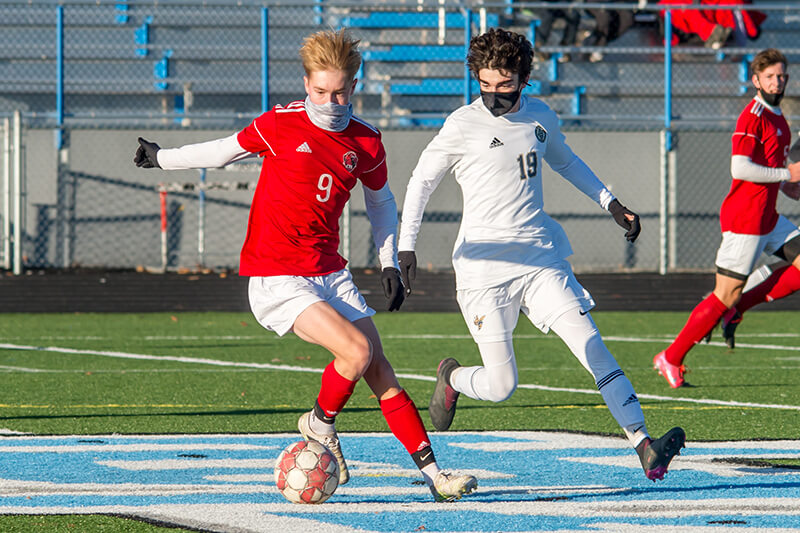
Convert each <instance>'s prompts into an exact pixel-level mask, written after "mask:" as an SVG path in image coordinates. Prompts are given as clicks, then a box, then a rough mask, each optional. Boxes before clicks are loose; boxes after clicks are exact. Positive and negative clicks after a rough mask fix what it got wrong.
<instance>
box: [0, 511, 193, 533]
mask: <svg viewBox="0 0 800 533" xmlns="http://www.w3.org/2000/svg"><path fill="white" fill-rule="evenodd" d="M0 531H2V532H3V533H39V532H41V533H75V532H81V533H86V532H88V531H91V532H93V533H106V532H107V533H167V532H169V533H174V532H175V531H189V530H187V529H176V528H172V527H160V526H156V525H153V524H148V523H145V522H140V521H138V520H130V519H127V518H118V517H114V516H102V515H87V516H83V515H67V516H61V515H56V516H45V515H36V516H20V515H10V516H9V515H0Z"/></svg>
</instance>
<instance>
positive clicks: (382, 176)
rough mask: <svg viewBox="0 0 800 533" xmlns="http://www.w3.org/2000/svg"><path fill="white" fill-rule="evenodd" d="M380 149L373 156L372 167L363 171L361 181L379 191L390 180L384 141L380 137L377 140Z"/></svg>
mask: <svg viewBox="0 0 800 533" xmlns="http://www.w3.org/2000/svg"><path fill="white" fill-rule="evenodd" d="M377 144H378V150H377V153H375V155H374V156H372V161H371V165H370V167H369V168H368V169H367V170H365V171H364V172H362V173H361V177H360V179H361V183H363V184H364V186H365V187H369V188H370V189H372V190H373V191H377V190H378V189H380V188H381V187H383V186H384V185H386V181H387V180H388V171H387V167H386V150H385V149H384V147H383V143H382V142H381V140H380V138H378V141H377Z"/></svg>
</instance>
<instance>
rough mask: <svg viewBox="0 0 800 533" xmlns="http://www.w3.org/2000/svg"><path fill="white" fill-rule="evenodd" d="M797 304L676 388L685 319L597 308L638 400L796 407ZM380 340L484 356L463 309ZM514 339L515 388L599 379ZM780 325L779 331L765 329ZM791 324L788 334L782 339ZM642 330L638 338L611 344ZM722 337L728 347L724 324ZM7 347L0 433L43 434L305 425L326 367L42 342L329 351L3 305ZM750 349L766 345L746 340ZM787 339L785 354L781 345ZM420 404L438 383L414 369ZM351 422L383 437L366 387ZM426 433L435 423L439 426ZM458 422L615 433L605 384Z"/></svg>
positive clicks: (395, 352)
mask: <svg viewBox="0 0 800 533" xmlns="http://www.w3.org/2000/svg"><path fill="white" fill-rule="evenodd" d="M798 317H800V314H798V313H794V312H751V313H749V314H748V315H747V317H746V320H745V321H744V322H743V323H742V325H741V326H740V328H739V331H738V337H737V338H738V342H739V345H740V347H738V348H737V349H736V350H735V351H730V350H728V349H727V348H726V347H724V346H719V345H698V346H696V347H695V348H694V350H693V351H692V352H691V353H690V354H689V356H688V357H687V360H686V364H687V366H688V367H689V368H690V370H691V372H690V373H689V374H688V375H687V381H689V382H690V383H692V384H693V385H694V387H691V388H682V389H678V390H673V389H670V388H669V387H667V385H666V382H665V380H664V379H663V378H662V377H660V376H658V375H657V374H656V372H654V371H653V370H652V363H651V361H652V357H653V355H654V354H655V353H656V352H658V351H659V350H661V349H663V348H664V347H665V346H666V345H667V343H668V340H669V339H670V338H671V337H672V336H674V334H675V333H676V332H677V331H678V330H679V329H680V327H681V326H682V325H683V323H684V321H685V319H686V313H655V312H652V313H612V312H606V313H602V312H597V313H594V318H595V320H596V322H597V324H598V327H599V329H600V331H601V333H602V334H603V335H604V337H606V338H607V341H606V343H607V345H608V347H609V349H610V350H611V351H612V353H614V355H615V356H616V358H617V360H618V361H619V363H620V365H621V366H622V368H623V370H625V373H626V374H627V375H628V377H629V378H630V380H631V381H632V383H633V384H634V387H635V388H636V390H637V392H638V393H639V394H640V395H648V394H649V395H659V396H665V397H679V398H701V399H702V398H705V399H713V400H722V401H735V402H748V403H759V404H776V405H792V406H798V405H800V392H799V391H798V389H797V387H796V383H798V382H800V364H799V363H798V361H800V353H798V352H797V351H796V350H792V348H796V347H797V346H798V344H799V343H800V338H798V337H797V336H796V335H797V328H796V321H797V318H798ZM375 322H376V324H377V326H378V328H379V330H380V332H381V335H382V338H383V343H384V349H385V351H386V353H387V354H388V356H389V359H390V361H392V364H393V365H394V367H395V369H396V371H397V372H398V373H400V374H404V373H405V374H415V375H425V376H430V377H433V376H434V374H435V368H436V365H437V363H438V361H439V360H440V359H441V358H443V357H445V356H453V357H456V358H458V359H459V361H460V362H461V363H462V364H478V363H479V356H478V351H477V348H476V346H475V344H474V343H473V342H472V340H471V339H470V338H469V337H468V336H467V329H466V326H465V324H464V323H463V320H462V318H461V317H460V315H457V314H423V313H407V314H403V313H397V314H388V313H379V314H378V315H376V317H375ZM517 334H518V337H517V339H515V346H516V352H517V363H518V367H519V382H520V383H521V384H535V385H544V386H549V387H560V388H573V389H582V390H592V389H594V388H595V387H594V383H593V380H592V379H591V377H590V375H589V374H588V372H586V370H584V369H583V367H581V366H580V364H579V363H578V362H577V360H576V359H575V358H574V357H573V356H572V355H571V353H570V352H569V351H568V349H567V348H566V346H565V345H564V343H563V342H562V341H561V340H560V339H559V338H558V337H556V336H555V335H554V334H552V333H551V334H550V335H546V336H545V335H543V334H541V333H540V332H538V330H536V329H535V328H534V327H533V326H531V325H530V323H529V322H528V321H527V320H526V319H524V318H522V319H521V320H520V323H519V326H518V328H517ZM767 334H770V335H772V336H766V335H767ZM781 334H783V335H785V336H780V335H781ZM615 337H633V338H638V339H641V340H639V341H630V340H625V341H623V340H614V338H615ZM713 340H715V341H720V338H719V334H718V333H717V334H716V337H715V339H713ZM0 342H2V343H6V344H13V345H25V346H36V347H39V348H40V349H37V350H20V349H9V348H3V349H0V380H2V381H0V384H1V386H0V390H3V391H4V392H3V393H2V397H0V418H2V421H0V427H2V428H5V429H8V430H12V431H20V432H28V433H35V434H93V433H109V432H115V433H182V432H185V433H216V432H285V431H294V430H295V428H296V425H295V424H296V421H297V417H298V416H299V414H300V413H302V412H303V411H305V410H307V409H309V408H310V407H311V405H312V404H313V401H314V398H315V396H316V393H317V391H318V388H319V374H318V373H303V372H287V371H281V370H268V369H254V368H232V367H224V366H215V365H210V364H204V363H193V362H187V361H169V360H142V359H125V358H118V357H105V356H100V355H91V354H86V353H63V351H47V350H44V349H41V348H43V347H57V348H59V349H63V348H69V349H73V350H89V351H106V352H123V353H130V354H146V355H155V356H170V357H185V358H201V359H211V360H223V361H233V362H241V363H269V364H274V365H293V366H300V367H309V368H314V369H322V368H323V367H324V366H325V365H326V364H327V363H328V361H329V360H330V356H329V355H328V353H327V352H326V351H325V350H324V349H322V348H320V347H318V346H313V345H310V344H307V343H305V342H302V341H300V340H299V339H298V338H296V337H294V336H293V335H288V336H286V337H284V338H279V337H277V336H276V335H274V334H272V333H270V332H267V331H265V330H264V329H262V328H261V327H260V326H258V325H257V324H256V322H255V320H254V319H253V317H252V316H251V315H249V314H245V313H182V314H51V315H48V314H31V315H26V314H5V315H0ZM746 344H759V345H765V346H764V347H760V348H759V347H756V348H748V347H746V346H745V345H746ZM781 346H782V347H785V348H786V349H784V350H779V349H775V347H781ZM401 383H402V384H403V386H404V387H405V388H406V389H407V390H408V391H409V394H410V395H411V396H412V398H413V399H414V400H415V401H416V403H417V405H418V406H419V408H420V409H421V410H422V411H423V413H422V415H423V420H426V421H427V420H428V418H427V413H426V412H425V410H426V406H427V403H428V398H429V396H430V393H431V391H432V390H433V383H432V382H430V381H420V380H415V379H403V378H401ZM642 405H643V408H644V411H645V415H646V416H647V422H648V426H649V429H650V430H651V432H652V433H654V434H660V433H661V432H663V431H665V430H667V429H669V428H670V427H671V426H673V425H681V426H683V427H684V428H685V429H686V431H687V434H688V436H689V439H695V440H728V439H755V438H766V439H776V438H795V437H796V428H797V427H798V426H799V425H800V411H798V410H796V409H794V410H792V409H777V408H753V407H738V406H725V405H703V404H693V403H688V402H685V401H670V400H652V399H643V400H642ZM337 427H338V429H339V430H340V431H386V430H387V427H386V425H385V422H384V421H383V418H382V417H381V416H380V412H379V410H378V406H377V402H376V400H375V398H374V396H372V394H371V391H370V390H369V388H368V387H367V386H366V385H365V384H363V383H360V384H359V385H358V387H357V388H356V392H355V394H354V395H353V397H352V399H351V400H350V402H349V403H348V406H347V408H346V411H345V412H344V413H343V415H342V416H340V417H339V420H338V422H337ZM429 427H430V426H429ZM452 429H453V430H509V429H519V430H536V429H544V430H574V431H584V432H593V433H607V434H614V435H618V434H620V430H619V427H618V426H617V424H616V422H615V421H614V419H613V418H612V417H611V415H610V414H609V413H608V410H607V409H606V407H605V405H604V404H603V402H602V398H601V397H600V396H599V395H597V394H580V393H574V392H552V391H542V390H526V389H520V390H518V391H517V392H516V393H515V394H514V396H512V398H511V399H510V400H508V401H506V402H503V403H500V404H491V403H487V402H478V401H473V400H470V399H469V398H466V397H464V396H462V399H461V400H459V409H458V414H457V416H456V419H455V422H454V424H453V427H452Z"/></svg>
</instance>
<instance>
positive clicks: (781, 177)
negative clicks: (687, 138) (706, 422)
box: [653, 48, 800, 388]
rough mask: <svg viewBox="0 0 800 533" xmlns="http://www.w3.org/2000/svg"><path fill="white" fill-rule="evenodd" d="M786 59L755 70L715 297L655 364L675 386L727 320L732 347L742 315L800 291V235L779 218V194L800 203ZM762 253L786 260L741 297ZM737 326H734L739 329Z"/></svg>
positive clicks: (767, 56) (734, 163)
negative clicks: (786, 103)
mask: <svg viewBox="0 0 800 533" xmlns="http://www.w3.org/2000/svg"><path fill="white" fill-rule="evenodd" d="M786 66H787V62H786V57H785V56H784V55H783V54H782V53H781V52H779V51H778V50H775V49H774V48H769V49H767V50H763V51H762V52H759V53H758V54H757V55H756V56H755V57H754V58H753V62H752V63H751V65H750V68H751V70H752V82H753V85H754V86H755V88H756V90H757V94H756V96H755V97H754V98H753V99H752V100H751V101H750V103H749V104H747V106H746V107H745V108H744V111H742V113H741V114H740V115H739V119H738V121H737V123H736V131H735V132H734V133H733V138H732V145H733V149H732V156H731V175H732V177H733V181H732V183H731V189H730V192H728V195H727V196H726V197H725V200H724V201H723V202H722V208H721V209H720V226H721V229H722V244H720V247H719V250H718V252H717V259H716V266H717V275H716V285H715V287H714V291H713V292H712V293H711V294H710V295H709V296H708V297H706V298H705V299H704V300H703V301H702V302H700V303H699V304H698V305H697V307H695V308H694V310H693V311H692V314H691V315H690V316H689V320H688V321H687V322H686V325H685V326H683V329H682V330H681V332H680V333H679V334H678V336H677V338H676V339H675V340H674V341H673V342H672V344H671V345H670V346H669V347H668V348H667V349H666V350H664V351H663V352H660V353H658V354H657V355H656V356H655V357H654V358H653V364H654V366H655V368H656V369H657V370H658V372H659V374H661V375H663V376H664V377H665V378H666V380H667V382H668V383H669V385H670V387H673V388H678V387H681V386H683V385H684V384H685V380H684V373H685V371H686V369H685V367H684V365H683V360H684V358H685V357H686V354H687V352H688V351H689V350H690V349H691V348H692V346H694V345H695V344H696V343H697V342H699V341H700V340H701V339H703V338H704V337H705V336H706V335H708V334H709V332H710V331H711V330H712V329H713V328H714V327H715V325H716V324H717V323H718V322H720V319H722V326H723V334H724V335H725V337H726V340H727V339H728V338H729V339H730V340H729V341H728V344H729V346H731V347H733V329H734V328H735V324H736V323H738V321H739V320H740V319H741V316H740V315H739V314H740V313H743V312H744V311H745V310H747V309H749V308H750V307H752V306H754V305H756V304H758V303H761V302H766V301H772V300H777V299H778V298H783V297H784V296H788V295H789V294H791V293H793V292H795V291H796V290H798V289H800V229H798V227H797V226H796V225H795V224H793V223H792V222H790V221H789V220H788V219H787V218H786V217H784V216H782V215H780V214H778V212H777V210H776V208H775V204H776V202H777V199H778V193H779V192H781V191H783V193H784V194H786V195H787V196H788V197H790V198H792V199H794V200H797V199H798V198H800V185H798V182H800V163H793V164H790V165H788V166H787V164H786V162H787V156H788V155H789V144H790V140H791V131H790V130H789V124H788V123H787V122H786V118H784V116H783V114H782V113H781V108H780V102H781V99H782V98H783V93H784V90H785V88H786V82H787V80H788V79H789V75H788V74H787V72H786ZM762 253H766V254H768V255H774V256H776V257H778V258H780V259H782V260H785V261H787V262H788V263H790V264H788V265H786V266H783V267H781V268H778V269H777V270H775V271H774V272H773V273H772V274H771V275H770V276H769V277H768V278H767V279H766V280H765V281H763V282H762V283H761V284H759V285H757V286H756V287H754V288H752V289H750V290H748V291H747V292H746V293H744V295H742V290H743V288H744V286H745V283H746V282H747V277H748V276H749V275H750V274H751V273H752V272H753V269H754V267H755V265H756V262H757V261H758V259H759V256H760V255H761V254H762ZM732 325H733V326H732Z"/></svg>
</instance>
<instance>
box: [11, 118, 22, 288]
mask: <svg viewBox="0 0 800 533" xmlns="http://www.w3.org/2000/svg"><path fill="white" fill-rule="evenodd" d="M13 150H14V178H13V179H14V184H13V185H12V191H13V195H14V199H13V203H14V266H13V268H14V270H13V272H14V274H15V275H17V276H19V275H20V274H22V113H20V111H19V110H17V111H14V148H13Z"/></svg>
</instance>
